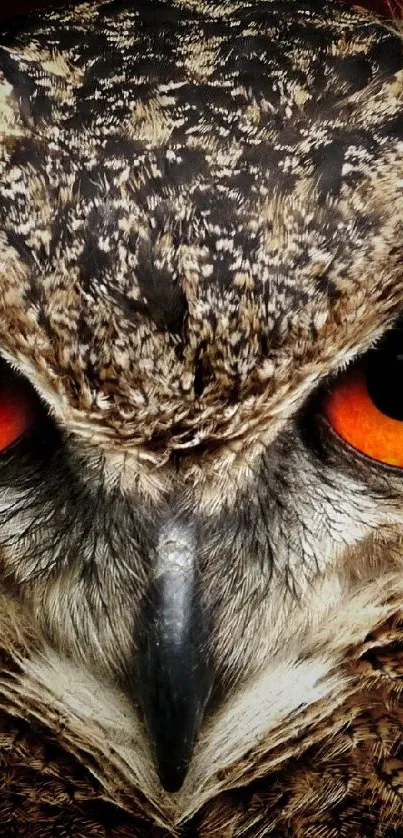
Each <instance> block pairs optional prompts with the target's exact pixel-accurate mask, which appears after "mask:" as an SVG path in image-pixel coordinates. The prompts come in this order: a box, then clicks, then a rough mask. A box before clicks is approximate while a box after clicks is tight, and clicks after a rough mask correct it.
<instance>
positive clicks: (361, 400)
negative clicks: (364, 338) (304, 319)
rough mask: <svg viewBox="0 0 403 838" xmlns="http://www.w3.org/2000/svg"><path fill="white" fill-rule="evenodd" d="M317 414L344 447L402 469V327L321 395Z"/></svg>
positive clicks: (389, 335) (394, 330)
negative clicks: (350, 446)
mask: <svg viewBox="0 0 403 838" xmlns="http://www.w3.org/2000/svg"><path fill="white" fill-rule="evenodd" d="M323 413H324V415H325V417H326V418H327V420H328V422H329V423H330V425H331V426H332V428H333V429H334V430H335V431H336V433H337V434H338V435H339V436H340V437H341V438H342V439H344V440H345V442H347V443H349V445H352V446H353V448H356V449H357V451H360V452H361V453H362V454H365V455H366V456H367V457H371V458H372V459H373V460H378V461H379V462H382V463H386V464H387V465H392V466H398V467H400V468H403V328H396V329H392V330H391V331H390V332H388V334H387V335H386V337H385V338H384V340H383V341H382V343H381V344H380V345H379V347H378V348H377V349H374V350H371V351H370V352H368V354H367V356H366V358H365V359H364V361H363V362H362V363H360V364H358V365H356V366H355V367H354V368H353V369H352V370H351V371H348V372H346V373H345V374H344V375H343V376H341V377H340V378H339V379H338V380H337V381H336V383H335V385H334V386H333V388H332V389H331V391H330V392H329V393H327V395H326V396H325V399H324V403H323Z"/></svg>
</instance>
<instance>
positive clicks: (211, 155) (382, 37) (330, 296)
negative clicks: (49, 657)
mask: <svg viewBox="0 0 403 838" xmlns="http://www.w3.org/2000/svg"><path fill="white" fill-rule="evenodd" d="M308 5H309V4H306V3H304V2H302V0H301V2H299V0H289V2H285V3H283V4H278V3H277V2H271V0H259V2H257V3H254V4H253V8H252V7H250V6H249V4H248V3H245V2H238V1H237V0H235V2H231V3H229V2H228V3H227V2H224V3H223V2H220V3H218V0H217V3H216V4H214V3H203V2H200V3H196V2H193V0H169V2H168V0H167V2H163V3H161V2H157V0H155V2H150V3H149V4H148V5H147V4H143V3H140V2H138V3H137V2H132V0H131V2H127V3H124V2H123V3H122V2H120V3H116V2H109V0H106V2H99V3H96V4H94V5H89V4H85V5H83V6H77V7H75V8H72V9H70V10H63V11H62V12H51V13H48V14H46V15H44V16H42V17H41V18H38V17H33V18H30V19H28V20H27V21H26V23H25V24H24V25H22V26H18V25H17V24H15V25H11V26H10V28H9V29H8V30H7V31H6V32H5V33H4V34H3V36H2V39H1V43H2V46H1V48H0V173H1V185H0V352H1V355H2V358H3V361H2V366H1V376H0V445H1V452H0V548H1V585H2V587H3V591H5V592H6V594H7V596H8V597H10V598H12V599H13V600H15V602H16V603H17V605H18V607H21V609H25V610H26V611H27V612H28V613H29V615H30V619H31V620H32V622H33V624H34V625H36V626H37V627H38V631H40V632H41V636H43V638H44V643H45V644H47V646H48V647H49V648H52V649H54V650H55V651H56V653H57V655H58V656H59V657H60V658H61V659H66V660H67V659H68V660H70V662H71V663H72V664H74V666H75V667H76V669H77V671H78V670H80V671H81V672H82V673H85V672H89V673H91V677H94V678H96V679H97V683H98V684H99V685H101V686H100V689H101V690H102V685H104V684H105V685H107V684H109V685H110V684H111V683H113V684H114V685H115V686H116V687H117V689H118V690H119V691H120V692H121V693H122V694H124V695H125V696H127V697H129V700H130V703H131V705H132V708H133V710H132V712H133V714H137V715H138V717H139V718H140V717H141V718H144V719H145V723H146V728H147V730H148V733H149V740H150V743H151V745H150V748H151V750H152V751H153V753H154V754H155V757H156V762H157V765H158V771H159V775H160V778H161V781H162V784H163V785H164V786H165V788H166V789H168V790H170V791H174V790H177V789H178V788H179V787H180V785H181V784H182V782H183V779H184V777H185V774H186V771H187V769H188V767H189V763H190V760H191V757H192V752H193V749H194V746H195V742H196V739H197V737H198V734H199V731H200V728H201V727H203V730H204V726H205V725H206V726H207V727H206V729H207V728H208V726H209V725H210V729H211V730H213V729H216V730H217V731H218V733H217V737H218V738H217V741H218V739H219V738H220V737H221V739H220V742H221V749H222V755H223V756H222V762H223V764H228V762H229V761H230V757H231V758H232V756H231V755H233V754H234V753H238V754H242V753H244V752H246V751H247V750H248V749H249V748H250V747H251V745H252V744H253V742H254V741H255V740H254V737H255V738H256V741H258V740H259V737H260V738H262V736H263V734H264V733H265V732H267V730H269V729H270V728H271V726H273V725H274V724H277V723H279V722H280V721H281V719H282V718H284V717H285V715H287V714H288V715H289V714H292V713H293V712H294V711H296V710H297V709H301V707H302V708H303V707H307V706H309V705H310V704H312V703H313V702H315V701H316V700H318V699H319V698H320V697H322V696H323V695H324V694H325V693H326V689H327V688H328V684H329V683H330V682H329V681H326V678H327V676H328V675H329V673H330V672H332V671H333V669H334V667H335V666H336V665H337V662H338V660H339V657H340V655H341V654H342V652H343V651H344V650H345V648H346V647H347V646H348V645H349V644H350V643H352V642H354V641H356V640H358V639H360V638H361V637H363V636H365V633H367V632H368V631H369V629H370V628H371V626H372V625H373V624H374V623H376V620H377V619H378V616H377V613H375V612H376V608H375V606H374V607H372V608H371V602H372V603H374V600H376V599H377V597H378V598H379V603H381V601H382V603H383V604H384V603H385V601H386V600H387V582H388V584H390V580H391V579H394V578H396V579H398V577H399V574H400V575H401V565H402V558H401V540H402V535H403V504H402V496H403V453H402V452H403V410H402V407H401V404H402V399H401V387H402V383H403V361H402V358H403V330H402V329H401V328H400V327H399V317H400V315H401V314H402V313H403V276H402V205H403V203H402V183H403V181H402V175H403V77H402V67H403V50H402V43H401V39H400V38H399V36H398V34H394V33H393V32H391V31H389V30H388V29H387V28H386V27H385V28H384V27H383V26H381V25H380V24H379V23H376V22H374V21H373V20H372V19H371V18H369V17H365V16H364V14H362V15H360V14H358V13H357V12H349V11H345V10H341V9H340V8H339V7H337V6H336V5H335V4H331V3H323V4H320V5H321V9H320V11H317V12H314V11H312V10H310V8H309V9H308ZM83 677H84V676H83ZM326 685H327V686H326ZM203 719H205V721H204V722H203ZM214 725H216V728H214ZM220 725H221V727H220ZM259 741H260V740H259ZM200 748H202V744H201V745H200V746H199V750H200ZM139 759H140V757H139ZM226 760H227V763H226V762H225V761H226Z"/></svg>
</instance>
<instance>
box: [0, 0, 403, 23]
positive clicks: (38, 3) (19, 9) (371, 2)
mask: <svg viewBox="0 0 403 838" xmlns="http://www.w3.org/2000/svg"><path fill="white" fill-rule="evenodd" d="M336 1H337V2H348V0H336ZM6 3H7V5H8V8H6V9H5V8H4V7H3V8H2V9H0V20H5V19H6V18H7V17H12V16H13V15H16V14H24V12H27V11H30V10H32V9H44V8H46V6H63V5H65V4H66V0H15V2H13V0H11V2H10V0H6ZM318 3H320V0H318ZM356 4H357V5H358V4H359V5H361V6H366V8H368V9H374V10H376V11H378V12H379V11H380V12H384V13H385V14H388V13H389V14H390V13H391V11H392V10H394V11H395V13H397V11H398V9H399V5H400V9H401V13H402V5H401V0H400V2H399V0H361V2H359V3H358V2H356ZM350 5H352V4H351V3H350Z"/></svg>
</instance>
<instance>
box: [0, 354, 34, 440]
mask: <svg viewBox="0 0 403 838" xmlns="http://www.w3.org/2000/svg"><path fill="white" fill-rule="evenodd" d="M36 412H37V399H36V396H35V393H34V391H33V390H32V389H31V387H30V386H29V384H28V383H27V382H26V381H25V380H24V379H23V378H21V377H20V376H18V375H16V374H15V373H13V371H12V370H10V369H9V368H8V367H6V366H5V365H3V364H1V365H0V453H1V452H2V451H4V450H5V449H6V448H9V446H10V445H12V444H13V442H16V441H17V440H18V439H19V438H20V437H21V436H22V435H23V434H24V433H25V432H26V431H27V430H29V428H30V427H31V426H32V425H33V423H34V421H35V418H36Z"/></svg>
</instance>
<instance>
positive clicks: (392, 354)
mask: <svg viewBox="0 0 403 838" xmlns="http://www.w3.org/2000/svg"><path fill="white" fill-rule="evenodd" d="M366 364H367V366H366V378H367V388H368V393H369V395H370V397H371V399H372V401H373V402H374V404H375V405H376V407H377V408H378V410H380V411H381V412H382V413H384V414H385V415H386V416H390V418H391V419H400V420H401V421H403V323H402V324H399V326H397V327H396V328H394V329H391V330H390V332H388V333H387V334H386V336H385V337H384V339H383V341H382V343H380V344H379V345H378V347H377V348H376V349H374V350H372V351H371V352H368V355H367V358H366Z"/></svg>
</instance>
